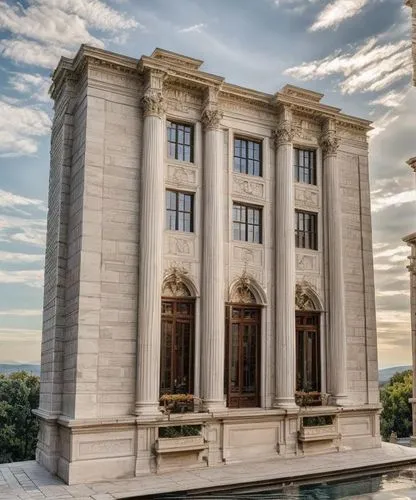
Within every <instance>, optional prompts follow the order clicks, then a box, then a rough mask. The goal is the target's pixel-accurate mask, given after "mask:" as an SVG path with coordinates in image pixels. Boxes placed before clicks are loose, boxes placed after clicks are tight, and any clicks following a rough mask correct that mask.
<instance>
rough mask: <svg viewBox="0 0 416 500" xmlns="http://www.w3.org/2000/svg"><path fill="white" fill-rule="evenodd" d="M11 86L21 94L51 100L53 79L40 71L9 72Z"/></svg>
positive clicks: (43, 100)
mask: <svg viewBox="0 0 416 500" xmlns="http://www.w3.org/2000/svg"><path fill="white" fill-rule="evenodd" d="M9 85H10V87H11V88H12V89H13V90H15V91H16V92H19V93H20V94H24V95H28V96H29V97H31V98H34V99H36V100H37V101H40V102H49V101H50V97H49V93H48V92H49V87H50V85H51V80H50V78H49V77H47V76H43V75H40V74H39V73H35V74H31V73H19V72H12V73H9Z"/></svg>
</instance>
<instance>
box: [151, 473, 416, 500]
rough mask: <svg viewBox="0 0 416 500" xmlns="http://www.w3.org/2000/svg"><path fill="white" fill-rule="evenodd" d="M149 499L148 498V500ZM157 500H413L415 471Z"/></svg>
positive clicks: (174, 496) (179, 495) (176, 496)
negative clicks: (343, 499)
mask: <svg viewBox="0 0 416 500" xmlns="http://www.w3.org/2000/svg"><path fill="white" fill-rule="evenodd" d="M149 498H150V497H149ZM154 498H158V499H160V500H185V499H192V498H194V499H196V500H197V499H199V500H202V499H206V500H216V499H217V500H219V499H224V500H232V499H236V500H238V499H241V500H261V499H263V498H264V499H266V500H272V499H293V500H335V499H339V498H346V499H347V498H349V499H354V500H393V499H395V500H410V499H412V500H413V499H415V500H416V468H408V469H403V470H400V471H394V472H389V473H385V474H377V475H372V476H364V477H354V478H349V479H342V480H331V481H328V482H327V483H326V482H323V483H320V484H309V485H289V486H284V487H282V486H269V487H267V488H266V487H264V486H263V487H262V486H261V485H259V486H257V487H250V489H246V490H245V491H244V490H243V491H233V492H226V491H225V492H222V493H221V492H218V493H206V494H204V495H202V494H199V495H196V494H193V493H191V492H188V493H181V494H169V495H158V496H157V497H154Z"/></svg>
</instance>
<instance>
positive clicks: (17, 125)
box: [0, 101, 51, 157]
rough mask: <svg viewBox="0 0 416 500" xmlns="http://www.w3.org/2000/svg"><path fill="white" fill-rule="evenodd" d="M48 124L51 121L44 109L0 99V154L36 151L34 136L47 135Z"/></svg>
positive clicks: (7, 154)
mask: <svg viewBox="0 0 416 500" xmlns="http://www.w3.org/2000/svg"><path fill="white" fill-rule="evenodd" d="M50 126H51V121H50V118H49V116H48V114H47V113H46V112H45V111H42V110H40V109H37V108H35V107H33V106H26V107H19V106H14V105H13V104H9V103H7V102H4V101H0V156H6V157H10V156H24V155H28V154H33V153H36V151H37V142H36V140H34V137H37V136H44V135H48V134H49V133H50Z"/></svg>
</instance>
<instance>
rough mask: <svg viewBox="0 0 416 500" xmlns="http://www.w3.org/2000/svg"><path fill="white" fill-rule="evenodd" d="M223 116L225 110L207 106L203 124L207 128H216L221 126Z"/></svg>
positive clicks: (202, 117)
mask: <svg viewBox="0 0 416 500" xmlns="http://www.w3.org/2000/svg"><path fill="white" fill-rule="evenodd" d="M223 116H224V114H223V112H222V111H220V110H219V109H215V108H214V109H210V108H205V109H204V111H203V112H202V116H201V122H202V125H203V127H204V128H205V129H206V130H216V129H218V128H219V127H220V122H221V120H222V117H223Z"/></svg>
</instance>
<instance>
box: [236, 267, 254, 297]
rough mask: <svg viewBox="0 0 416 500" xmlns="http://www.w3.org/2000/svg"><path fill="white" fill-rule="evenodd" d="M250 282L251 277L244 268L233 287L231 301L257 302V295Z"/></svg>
mask: <svg viewBox="0 0 416 500" xmlns="http://www.w3.org/2000/svg"><path fill="white" fill-rule="evenodd" d="M250 284H251V278H250V276H249V275H248V274H247V272H246V270H244V271H243V273H242V275H241V276H240V277H239V278H238V280H237V282H236V283H235V285H234V287H233V290H232V293H231V297H230V299H231V302H233V303H235V304H256V303H257V301H256V297H255V296H254V294H253V292H252V291H251V290H250Z"/></svg>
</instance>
